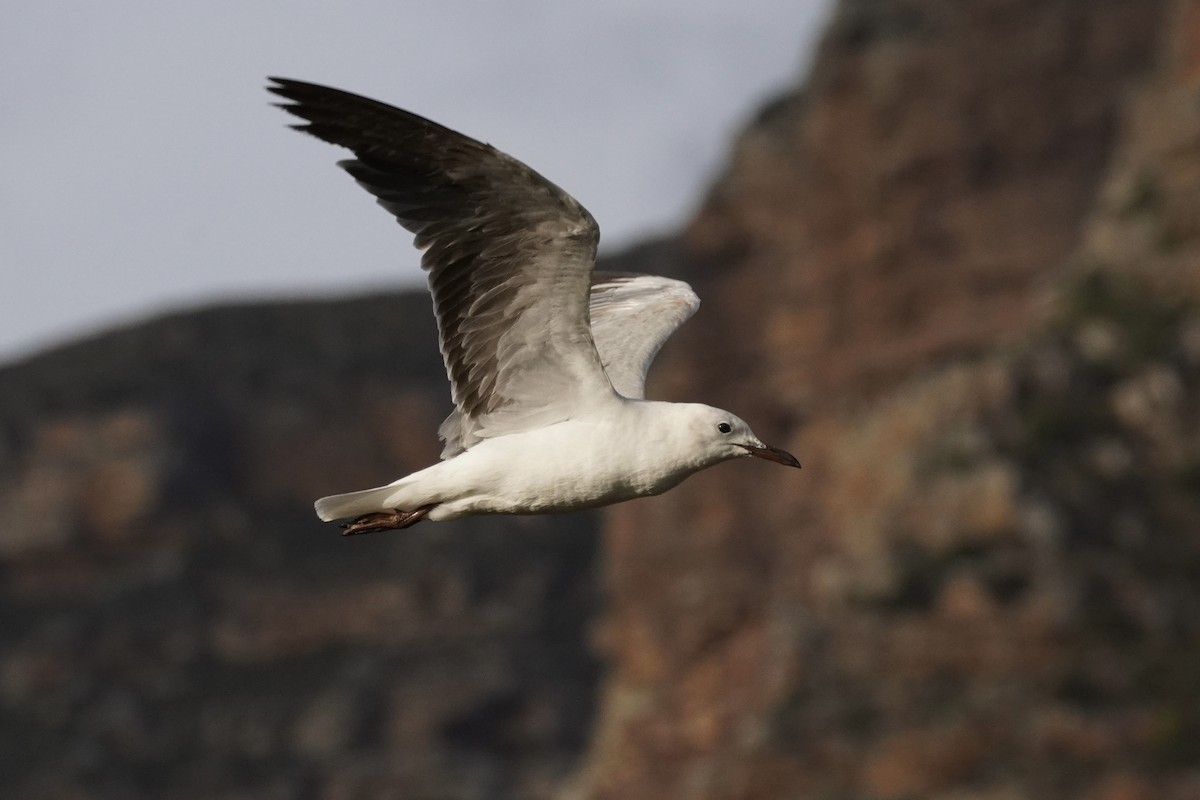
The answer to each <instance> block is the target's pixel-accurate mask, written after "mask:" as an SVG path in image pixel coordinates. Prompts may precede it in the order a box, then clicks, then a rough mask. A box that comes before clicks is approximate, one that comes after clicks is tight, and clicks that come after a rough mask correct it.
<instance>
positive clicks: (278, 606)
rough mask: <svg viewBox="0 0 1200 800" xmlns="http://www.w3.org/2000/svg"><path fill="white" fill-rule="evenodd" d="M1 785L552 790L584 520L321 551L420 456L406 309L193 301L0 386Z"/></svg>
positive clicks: (136, 793) (576, 703)
mask: <svg viewBox="0 0 1200 800" xmlns="http://www.w3.org/2000/svg"><path fill="white" fill-rule="evenodd" d="M0 386H3V390H2V391H0V564H2V568H3V574H4V580H3V582H2V583H0V620H2V623H0V742H3V746H2V747H0V795H3V796H4V797H13V798H17V797H20V798H47V800H50V799H51V798H53V799H54V800H58V799H59V798H137V797H144V798H204V799H205V800H213V799H214V798H249V797H255V798H320V799H321V800H326V799H327V800H343V799H344V800H351V799H352V798H376V797H397V796H403V797H446V798H450V797H463V798H467V797H470V798H475V797H521V798H528V797H534V798H536V797H543V798H544V797H550V796H552V793H553V791H554V790H555V788H556V787H557V786H558V785H559V783H560V782H561V781H562V779H563V778H564V776H565V775H566V774H567V773H568V770H569V769H570V768H571V767H573V766H574V764H575V760H576V759H577V757H578V754H579V752H580V751H581V749H582V748H583V746H584V744H585V742H586V736H587V733H588V731H589V723H590V720H591V709H592V707H593V695H594V692H595V687H596V682H597V678H598V675H599V668H598V664H597V661H596V659H595V658H594V656H592V655H591V653H590V652H589V650H588V643H587V638H586V637H587V622H588V620H589V619H590V617H591V615H592V613H593V609H594V607H595V603H596V596H595V577H594V576H595V566H594V565H595V561H596V547H597V525H596V520H595V518H593V517H585V516H579V517H559V518H549V517H547V518H542V519H505V520H490V521H487V522H483V523H467V524H450V525H446V526H437V527H434V526H430V528H428V529H426V530H425V531H423V532H422V534H421V535H419V536H375V537H370V536H366V537H358V538H355V539H347V540H343V539H341V538H340V537H339V536H338V535H337V532H336V529H335V528H331V527H327V526H323V525H322V524H321V523H319V522H317V521H316V519H315V517H313V515H312V513H311V503H312V500H313V498H314V497H317V496H320V495H321V494H324V493H327V492H330V491H335V490H340V489H347V490H348V489H352V488H357V487H361V486H367V485H373V484H375V483H381V482H384V481H386V480H388V479H390V477H394V476H395V475H398V474H400V473H402V472H404V471H408V470H412V469H415V468H418V467H420V466H422V465H424V464H425V463H428V462H431V461H433V460H435V459H436V458H437V454H438V451H439V449H440V448H439V443H438V442H437V441H436V438H435V437H434V435H433V432H434V431H435V430H436V428H437V424H438V422H439V420H440V419H441V417H442V416H443V415H444V413H445V411H446V409H445V407H444V406H446V405H447V404H448V400H447V399H446V398H447V397H448V390H447V388H446V386H445V378H444V376H443V373H442V368H441V364H440V359H439V357H438V355H437V347H436V335H435V332H434V328H433V319H432V313H431V311H430V308H429V301H428V298H426V297H423V296H421V295H418V294H412V295H403V296H383V297H375V298H364V299H358V300H348V301H344V302H339V303H329V304H311V305H290V306H247V307H240V308H224V309H213V310H210V311H201V312H196V313H191V314H185V315H180V316H174V317H170V318H167V319H162V320H158V321H155V322H150V323H147V324H145V325H141V326H138V327H136V328H132V329H129V330H124V331H118V332H115V333H112V334H109V335H106V336H103V337H101V338H99V339H96V340H93V341H89V342H84V343H81V344H79V345H76V346H73V347H69V348H66V349H64V350H62V351H59V352H55V353H51V354H48V355H46V356H44V357H42V358H38V359H34V360H32V361H30V362H28V363H25V364H20V365H16V366H14V367H10V368H8V369H6V370H3V371H2V372H0Z"/></svg>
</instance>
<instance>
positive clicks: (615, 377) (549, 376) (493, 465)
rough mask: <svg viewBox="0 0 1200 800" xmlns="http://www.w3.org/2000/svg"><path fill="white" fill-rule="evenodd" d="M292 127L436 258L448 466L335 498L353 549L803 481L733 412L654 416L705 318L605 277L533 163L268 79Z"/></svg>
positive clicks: (685, 305) (351, 98) (671, 294)
mask: <svg viewBox="0 0 1200 800" xmlns="http://www.w3.org/2000/svg"><path fill="white" fill-rule="evenodd" d="M270 80H271V82H272V84H273V85H271V86H269V87H268V88H269V90H270V91H271V92H274V93H275V94H277V95H279V96H280V97H283V98H284V99H285V100H287V101H289V102H286V103H280V104H279V106H280V107H281V108H283V109H284V110H285V111H287V112H289V113H291V114H294V115H295V116H297V117H299V118H300V119H302V120H304V122H302V123H301V124H298V125H294V126H293V127H295V128H296V129H297V130H300V131H303V132H305V133H309V134H312V135H313V136H316V137H317V138H318V139H322V140H324V141H326V142H330V143H332V144H336V145H341V146H342V147H345V148H348V149H349V150H350V151H351V152H353V153H354V156H355V157H354V158H353V159H349V160H346V161H342V162H339V166H341V167H342V168H343V169H344V170H346V171H347V172H349V173H350V175H351V176H353V177H354V179H355V180H357V181H358V183H359V184H360V185H361V186H362V187H363V188H365V189H366V190H367V191H369V192H370V193H371V194H373V195H375V197H376V198H377V200H378V202H379V204H380V205H381V206H383V207H384V208H385V209H387V210H388V211H390V212H391V213H392V214H393V215H394V216H395V217H396V220H397V221H398V222H399V223H400V224H401V225H402V226H403V227H404V228H405V229H406V230H408V231H409V232H410V233H412V234H413V235H414V237H415V244H416V246H417V247H418V248H419V249H420V250H422V251H423V253H424V254H423V256H422V258H421V266H422V267H423V268H424V269H425V270H426V271H427V272H428V278H429V288H430V291H431V293H432V295H433V308H434V312H435V314H436V316H437V323H438V334H439V339H440V343H441V350H442V357H443V360H444V361H445V364H446V372H447V374H448V375H449V377H450V391H451V397H452V399H453V401H454V411H453V412H452V413H451V414H450V416H449V417H448V418H447V419H446V421H445V422H444V423H442V426H441V428H440V429H439V431H438V434H439V436H440V437H441V438H442V440H443V441H444V442H445V449H444V450H443V452H442V460H441V461H439V462H438V463H436V464H434V465H433V466H431V467H427V468H426V469H423V470H420V471H418V472H414V473H413V474H411V475H408V476H406V477H404V478H401V479H400V480H398V481H396V482H395V483H391V484H389V485H387V486H380V487H378V488H375V489H366V490H364V491H358V492H351V493H349V494H339V495H333V496H332V497H323V498H321V499H320V500H318V501H317V502H316V511H317V516H319V517H320V518H321V519H322V520H324V521H326V522H331V521H335V520H345V521H346V522H345V523H344V524H343V525H342V528H343V532H344V533H345V534H346V535H350V534H356V533H370V532H374V531H381V530H389V529H395V528H407V527H408V526H410V525H413V524H415V523H417V522H419V521H420V520H422V519H430V520H443V519H455V518H457V517H465V516H470V515H475V514H540V513H551V512H560V511H573V510H576V509H583V508H593V507H596V506H603V505H607V504H610V503H618V502H621V501H623V500H631V499H633V498H636V497H646V496H648V495H655V494H659V493H661V492H665V491H666V490H667V489H670V488H671V487H673V486H676V485H677V484H678V483H680V482H681V481H682V480H683V479H684V478H686V477H688V476H689V475H691V474H692V473H694V472H697V471H699V470H702V469H704V468H706V467H710V466H713V465H714V464H717V463H719V462H721V461H726V460H728V459H732V458H738V457H743V456H756V457H758V458H763V459H766V460H768V461H774V462H776V463H778V464H784V465H786V466H790V467H799V466H800V463H799V462H798V461H797V460H796V459H795V457H794V456H792V455H791V454H789V453H787V452H785V451H783V450H780V449H779V448H777V447H771V446H770V445H766V444H763V442H762V441H761V440H760V439H759V438H758V437H757V436H755V435H754V433H753V432H752V431H751V430H750V427H749V426H748V425H747V424H746V423H745V422H743V421H742V420H741V419H739V418H738V417H736V416H734V415H733V414H730V413H729V412H728V411H722V410H721V409H718V408H713V407H711V406H706V405H700V404H698V403H664V402H656V401H652V400H646V399H645V378H646V370H647V369H648V368H649V366H650V362H651V361H652V360H653V359H654V356H655V355H656V354H657V353H658V350H659V348H660V347H662V344H663V342H665V341H666V339H667V338H668V337H669V336H670V335H671V334H672V333H673V332H674V331H675V329H676V328H678V327H679V326H680V325H681V324H683V322H684V321H685V320H687V319H688V318H689V317H690V316H691V315H692V314H693V313H695V311H696V308H697V307H698V306H699V304H700V301H699V299H698V298H697V297H696V295H695V293H693V292H692V289H691V287H690V286H688V285H687V284H686V283H683V282H682V281H677V280H671V279H668V278H661V277H657V276H652V275H633V274H627V273H603V272H593V270H592V267H593V265H594V263H595V260H596V245H597V243H598V242H599V239H600V233H599V228H598V227H597V226H596V221H595V220H594V219H592V215H591V214H589V213H588V212H587V210H586V209H584V208H583V206H581V205H580V204H579V203H578V202H576V201H575V199H574V198H572V197H571V196H570V195H568V194H567V193H566V192H564V191H563V190H562V189H559V188H558V187H557V186H555V185H554V184H552V183H550V182H549V181H547V180H546V179H545V178H543V177H542V176H541V175H538V174H537V173H536V172H534V171H533V170H532V169H530V168H529V167H527V166H525V165H524V164H522V163H521V162H520V161H517V160H516V159H514V158H512V157H510V156H508V155H506V154H504V153H502V152H500V151H499V150H496V149H495V148H493V147H491V146H490V145H487V144H484V143H482V142H478V141H476V140H474V139H471V138H469V137H467V136H463V135H462V134H460V133H456V132H455V131H452V130H449V129H447V128H444V127H442V126H441V125H438V124H437V123H435V122H431V121H430V120H427V119H424V118H422V117H419V116H417V115H416V114H411V113H409V112H407V111H402V110H401V109H399V108H395V107H393V106H389V105H385V104H384V103H380V102H377V101H375V100H369V99H367V98H365V97H361V96H359V95H355V94H350V93H348V92H343V91H340V90H338V89H331V88H328V87H325V86H317V85H314V84H311V83H302V82H300V81H293V80H286V79H283V78H271V79H270Z"/></svg>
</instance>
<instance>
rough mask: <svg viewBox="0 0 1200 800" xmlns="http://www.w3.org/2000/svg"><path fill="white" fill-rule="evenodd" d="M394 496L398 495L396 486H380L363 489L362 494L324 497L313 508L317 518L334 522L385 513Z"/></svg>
mask: <svg viewBox="0 0 1200 800" xmlns="http://www.w3.org/2000/svg"><path fill="white" fill-rule="evenodd" d="M394 494H396V487H395V486H380V487H378V488H376V489H363V490H362V491H361V492H350V493H348V494H335V495H330V496H329V497H322V498H321V499H320V500H318V501H317V502H316V503H315V504H314V505H313V507H314V508H316V510H317V516H318V517H320V518H321V520H322V521H323V522H332V521H333V520H335V519H345V518H346V517H360V516H362V515H363V514H370V513H371V512H372V511H383V510H384V509H386V508H390V506H388V505H387V504H386V501H387V499H388V497H390V496H392V495H394Z"/></svg>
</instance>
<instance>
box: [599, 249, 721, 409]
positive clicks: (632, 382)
mask: <svg viewBox="0 0 1200 800" xmlns="http://www.w3.org/2000/svg"><path fill="white" fill-rule="evenodd" d="M699 307H700V298H699V297H697V296H696V293H695V292H693V291H692V287H690V286H688V285H687V284H686V283H684V282H683V281H677V280H672V279H670V278H661V277H658V276H657V275H633V274H629V273H605V272H597V273H595V274H594V275H593V283H592V296H591V302H590V304H589V309H590V313H591V319H592V337H593V338H594V339H595V341H596V349H597V350H598V351H599V352H600V361H601V363H602V364H603V365H604V370H605V372H607V373H608V379H609V381H611V382H612V385H613V388H614V389H616V390H617V391H618V392H619V393H620V394H622V395H624V396H625V397H628V398H630V399H637V400H640V399H642V398H644V397H645V396H646V373H647V371H649V369H650V364H651V362H652V361H654V357H655V356H656V355H658V351H659V350H660V349H661V348H662V346H663V343H664V342H666V341H667V339H668V338H670V336H671V334H672V333H674V332H675V330H676V329H677V328H678V327H679V326H680V325H682V324H683V323H684V322H686V321H687V320H688V319H689V318H690V317H691V316H692V315H693V314H695V313H696V309H698V308H699Z"/></svg>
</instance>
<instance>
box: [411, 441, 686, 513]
mask: <svg viewBox="0 0 1200 800" xmlns="http://www.w3.org/2000/svg"><path fill="white" fill-rule="evenodd" d="M700 466H701V465H695V466H691V465H684V464H681V463H679V461H678V460H677V459H675V458H673V457H672V454H671V453H670V452H669V451H664V450H662V449H659V448H656V447H655V446H654V442H649V443H648V442H646V441H645V439H644V438H639V437H638V436H637V435H636V432H634V433H633V434H632V435H622V434H621V433H620V432H614V431H613V430H612V429H611V428H607V429H606V430H604V431H603V432H601V429H600V428H599V427H598V426H597V425H595V424H590V423H579V422H563V423H559V424H557V425H551V426H549V427H546V428H541V429H538V430H533V431H528V432H525V433H519V434H513V435H511V436H504V437H498V438H495V439H488V440H485V441H483V442H480V443H479V444H477V445H476V446H475V447H473V448H471V449H470V450H468V451H467V452H465V453H463V454H461V455H459V456H456V457H455V458H452V459H450V460H449V461H445V462H442V463H441V464H437V465H434V466H433V467H430V468H429V469H428V470H424V471H422V472H421V473H418V474H417V475H414V476H412V477H413V478H420V479H421V483H427V487H428V488H431V489H433V488H435V487H436V488H437V490H438V494H440V495H442V496H443V497H444V498H445V499H444V500H442V501H441V504H440V505H439V506H438V507H437V508H435V509H434V510H433V511H432V512H431V513H430V519H451V518H454V517H459V516H464V515H466V514H486V513H492V514H497V513H500V514H502V513H522V514H539V513H551V512H559V511H571V510H577V509H583V508H591V507H595V506H600V505H606V504H608V503H616V502H620V501H622V500H630V499H632V498H635V497H645V496H647V495H653V494H658V493H660V492H664V491H666V490H667V489H670V488H671V487H672V486H675V485H676V484H678V483H679V482H680V481H682V480H683V479H684V478H686V477H687V476H688V475H690V474H691V473H692V472H694V471H696V470H697V469H699V468H700Z"/></svg>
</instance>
